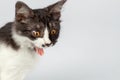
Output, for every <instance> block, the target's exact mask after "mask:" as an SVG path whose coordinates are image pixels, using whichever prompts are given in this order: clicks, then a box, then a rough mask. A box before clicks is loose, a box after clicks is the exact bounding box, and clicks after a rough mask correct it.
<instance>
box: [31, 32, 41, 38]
mask: <svg viewBox="0 0 120 80" xmlns="http://www.w3.org/2000/svg"><path fill="white" fill-rule="evenodd" d="M32 35H33V36H34V37H40V32H37V31H33V32H32Z"/></svg>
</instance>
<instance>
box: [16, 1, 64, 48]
mask: <svg viewBox="0 0 120 80" xmlns="http://www.w3.org/2000/svg"><path fill="white" fill-rule="evenodd" d="M65 1H66V0H61V1H59V2H57V3H55V4H53V5H50V6H48V7H46V8H43V9H34V10H32V9H31V8H29V7H28V6H27V5H26V4H25V3H23V2H17V3H16V16H15V24H14V25H15V28H14V30H15V32H16V33H17V35H19V36H20V37H24V42H26V43H30V44H31V45H32V46H35V47H39V48H42V47H49V46H51V45H54V44H55V43H56V42H57V39H58V37H59V33H60V20H59V19H60V11H61V8H62V6H63V4H64V3H65ZM26 43H24V44H26Z"/></svg>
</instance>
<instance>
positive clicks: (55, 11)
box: [47, 0, 67, 19]
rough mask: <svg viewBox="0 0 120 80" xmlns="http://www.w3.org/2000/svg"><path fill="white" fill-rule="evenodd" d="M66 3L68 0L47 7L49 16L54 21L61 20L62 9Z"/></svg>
mask: <svg viewBox="0 0 120 80" xmlns="http://www.w3.org/2000/svg"><path fill="white" fill-rule="evenodd" d="M66 1H67V0H61V1H58V2H56V3H55V4H53V5H50V6H48V7H47V9H48V11H49V14H51V15H52V17H53V18H54V19H59V18H60V16H61V15H60V12H61V9H62V7H63V5H64V3H65V2H66Z"/></svg>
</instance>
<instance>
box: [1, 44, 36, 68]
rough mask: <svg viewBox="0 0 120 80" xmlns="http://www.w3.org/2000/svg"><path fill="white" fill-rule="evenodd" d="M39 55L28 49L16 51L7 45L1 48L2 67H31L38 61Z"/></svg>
mask: <svg viewBox="0 0 120 80" xmlns="http://www.w3.org/2000/svg"><path fill="white" fill-rule="evenodd" d="M37 56H38V54H36V53H35V52H34V51H30V50H28V49H24V48H23V49H19V50H18V51H15V50H14V49H12V48H11V47H7V46H5V45H1V46H0V66H4V65H13V66H14V65H15V66H16V65H20V66H21V65H23V66H24V65H27V66H31V65H32V64H34V63H35V62H36V60H37Z"/></svg>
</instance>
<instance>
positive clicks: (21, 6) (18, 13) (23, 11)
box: [15, 1, 34, 22]
mask: <svg viewBox="0 0 120 80" xmlns="http://www.w3.org/2000/svg"><path fill="white" fill-rule="evenodd" d="M33 15H34V14H33V11H32V9H30V8H29V7H28V6H27V5H26V4H25V3H23V2H21V1H18V2H17V3H16V5H15V19H16V21H19V22H24V21H25V20H26V19H28V18H30V17H32V16H33Z"/></svg>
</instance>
